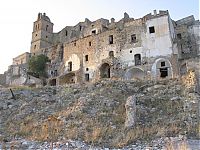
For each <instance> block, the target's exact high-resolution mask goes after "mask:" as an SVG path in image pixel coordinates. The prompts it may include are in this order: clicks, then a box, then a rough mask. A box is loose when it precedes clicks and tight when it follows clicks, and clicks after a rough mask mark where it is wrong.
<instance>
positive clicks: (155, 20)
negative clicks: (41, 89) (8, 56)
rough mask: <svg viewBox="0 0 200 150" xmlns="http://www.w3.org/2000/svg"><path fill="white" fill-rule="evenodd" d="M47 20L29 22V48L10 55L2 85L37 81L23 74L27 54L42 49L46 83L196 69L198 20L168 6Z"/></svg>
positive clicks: (174, 74)
mask: <svg viewBox="0 0 200 150" xmlns="http://www.w3.org/2000/svg"><path fill="white" fill-rule="evenodd" d="M53 25H54V24H53V23H52V21H51V20H50V18H49V17H48V16H47V15H46V14H45V13H43V14H42V13H39V14H38V16H37V19H36V21H35V22H34V23H33V32H32V41H31V48H30V53H29V52H26V53H24V54H21V55H19V56H18V57H16V58H14V59H13V64H12V65H11V66H9V69H8V71H7V72H6V83H7V84H8V85H38V84H41V81H40V79H38V78H35V77H33V76H31V75H28V74H27V62H28V60H29V59H30V57H32V56H34V55H39V54H45V55H46V56H48V57H49V59H50V60H51V62H50V63H48V64H47V73H48V79H47V84H48V85H64V84H69V83H83V82H96V81H98V80H99V79H102V78H111V79H118V80H132V79H139V80H144V79H155V80H158V79H165V78H177V77H180V76H181V75H184V74H185V73H186V72H187V71H188V70H189V69H193V70H195V71H196V73H197V74H199V70H200V68H199V66H200V65H199V57H200V50H199V43H200V41H199V39H200V38H199V32H200V31H199V25H200V23H199V21H198V20H195V18H194V17H193V16H189V17H186V18H183V19H180V20H178V21H174V20H172V19H171V18H170V15H169V12H168V11H159V12H157V11H156V10H154V12H153V14H151V13H150V14H147V15H145V16H144V17H142V18H139V19H134V18H131V17H129V15H128V14H127V13H124V17H123V18H122V19H121V20H119V21H115V19H114V18H112V19H111V20H110V21H109V20H107V19H103V18H101V19H98V20H96V21H90V20H89V19H87V18H86V19H85V21H84V22H79V23H78V24H77V25H75V26H66V27H65V28H63V29H62V30H61V31H60V32H58V33H54V32H53Z"/></svg>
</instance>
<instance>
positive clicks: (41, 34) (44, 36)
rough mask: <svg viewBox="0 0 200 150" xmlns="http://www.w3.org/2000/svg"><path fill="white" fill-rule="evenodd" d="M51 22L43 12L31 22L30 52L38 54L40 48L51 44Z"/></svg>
mask: <svg viewBox="0 0 200 150" xmlns="http://www.w3.org/2000/svg"><path fill="white" fill-rule="evenodd" d="M52 37H53V23H52V22H51V20H50V19H49V17H48V16H46V14H45V13H43V14H42V13H39V14H38V18H37V20H36V21H35V22H34V23H33V32H32V41H31V49H30V52H31V53H32V54H33V55H36V54H40V53H41V49H42V48H45V47H49V46H51V45H52Z"/></svg>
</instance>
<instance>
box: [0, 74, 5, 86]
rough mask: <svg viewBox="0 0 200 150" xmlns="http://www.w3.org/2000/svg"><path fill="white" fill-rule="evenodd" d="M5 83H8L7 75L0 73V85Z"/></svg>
mask: <svg viewBox="0 0 200 150" xmlns="http://www.w3.org/2000/svg"><path fill="white" fill-rule="evenodd" d="M5 84H6V75H5V74H0V85H5Z"/></svg>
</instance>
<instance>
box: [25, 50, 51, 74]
mask: <svg viewBox="0 0 200 150" xmlns="http://www.w3.org/2000/svg"><path fill="white" fill-rule="evenodd" d="M47 62H49V58H48V57H47V56H45V55H43V54H41V55H37V56H33V57H31V58H30V60H29V62H28V68H29V73H30V74H32V75H34V76H37V77H46V76H47V75H46V71H45V68H46V63H47Z"/></svg>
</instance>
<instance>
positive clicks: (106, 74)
mask: <svg viewBox="0 0 200 150" xmlns="http://www.w3.org/2000/svg"><path fill="white" fill-rule="evenodd" d="M100 76H101V78H110V65H109V64H107V63H104V64H102V65H101V67H100Z"/></svg>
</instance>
